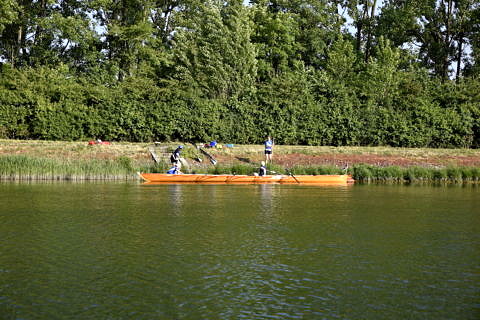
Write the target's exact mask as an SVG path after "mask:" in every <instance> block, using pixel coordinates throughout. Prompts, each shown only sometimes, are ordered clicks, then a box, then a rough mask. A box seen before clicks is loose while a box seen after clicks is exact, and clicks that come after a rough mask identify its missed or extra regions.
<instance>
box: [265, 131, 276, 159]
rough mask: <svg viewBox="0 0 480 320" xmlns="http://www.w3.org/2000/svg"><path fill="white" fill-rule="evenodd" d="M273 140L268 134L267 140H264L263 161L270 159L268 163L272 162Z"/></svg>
mask: <svg viewBox="0 0 480 320" xmlns="http://www.w3.org/2000/svg"><path fill="white" fill-rule="evenodd" d="M274 144H275V143H274V142H273V139H272V138H271V137H270V136H268V137H267V140H266V141H265V162H266V163H268V161H270V163H272V152H273V146H274Z"/></svg>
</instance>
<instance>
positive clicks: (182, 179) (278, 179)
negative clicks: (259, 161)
mask: <svg viewBox="0 0 480 320" xmlns="http://www.w3.org/2000/svg"><path fill="white" fill-rule="evenodd" d="M139 175H140V177H142V179H143V180H145V181H147V182H160V183H291V184H302V183H304V184H347V183H352V182H354V180H353V178H352V176H351V175H346V174H343V175H317V176H314V175H298V176H297V175H295V176H287V175H273V176H262V177H260V176H247V175H228V174H224V175H223V174H220V175H214V174H165V173H139Z"/></svg>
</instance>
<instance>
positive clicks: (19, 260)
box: [0, 183, 480, 319]
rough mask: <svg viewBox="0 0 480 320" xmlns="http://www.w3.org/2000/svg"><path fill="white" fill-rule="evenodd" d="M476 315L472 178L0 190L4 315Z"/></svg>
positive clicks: (477, 195) (479, 282) (476, 210)
mask: <svg viewBox="0 0 480 320" xmlns="http://www.w3.org/2000/svg"><path fill="white" fill-rule="evenodd" d="M479 318H480V188H479V187H475V186H466V187H462V186H403V185H402V186H398V185H395V186H392V185H387V186H385V185H353V186H348V187H313V186H298V185H141V184H134V183H130V184H128V183H125V184H118V183H32V184H29V183H2V184H0V319H479Z"/></svg>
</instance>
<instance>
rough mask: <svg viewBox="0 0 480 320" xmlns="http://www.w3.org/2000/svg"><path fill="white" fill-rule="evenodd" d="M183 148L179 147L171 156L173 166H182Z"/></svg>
mask: <svg viewBox="0 0 480 320" xmlns="http://www.w3.org/2000/svg"><path fill="white" fill-rule="evenodd" d="M182 149H183V146H178V148H177V149H175V151H173V153H172V155H171V156H170V162H171V163H172V164H174V165H175V164H176V165H179V164H180V153H181V152H182Z"/></svg>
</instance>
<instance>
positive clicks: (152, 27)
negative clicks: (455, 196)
mask: <svg viewBox="0 0 480 320" xmlns="http://www.w3.org/2000/svg"><path fill="white" fill-rule="evenodd" d="M379 2H380V1H377V0H355V1H353V0H329V1H323V0H322V1H320V0H305V1H302V0H299V1H291V0H288V1H286V0H277V1H265V0H255V1H250V3H249V4H248V5H247V4H246V3H244V2H242V1H241V0H229V1H218V0H207V1H199V0H165V1H152V0H122V1H113V0H93V1H85V0H76V1H72V0H41V1H36V0H35V1H32V0H6V1H2V2H1V4H0V67H1V68H0V138H14V139H48V140H86V139H92V138H100V139H104V140H116V141H154V140H156V141H165V140H182V141H205V140H209V139H216V140H219V141H225V142H232V143H258V142H260V141H263V139H264V137H265V136H266V135H267V134H270V135H272V136H273V137H274V138H275V139H276V142H277V143H283V144H308V145H390V146H399V147H474V148H478V147H480V63H479V62H480V5H479V3H478V1H475V0H436V1H435V0H433V1H430V0H413V1H403V0H389V1H383V2H382V4H379Z"/></svg>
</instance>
